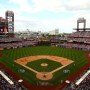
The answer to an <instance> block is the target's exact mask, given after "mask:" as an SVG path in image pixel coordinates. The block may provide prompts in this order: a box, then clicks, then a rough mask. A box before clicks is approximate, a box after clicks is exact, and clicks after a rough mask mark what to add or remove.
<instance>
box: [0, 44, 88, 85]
mask: <svg viewBox="0 0 90 90" xmlns="http://www.w3.org/2000/svg"><path fill="white" fill-rule="evenodd" d="M86 53H87V52H86V51H79V50H74V49H66V48H60V47H51V46H35V47H26V48H17V49H11V50H2V54H3V56H2V57H0V62H1V63H2V64H3V65H5V66H6V67H7V68H8V69H10V70H11V71H13V72H14V73H15V74H17V75H18V76H20V77H21V79H23V80H25V81H27V82H28V83H30V84H32V85H38V84H40V83H42V82H43V83H47V84H49V85H57V84H60V83H62V82H63V81H64V80H66V79H67V78H68V77H70V76H71V75H72V74H73V73H75V72H77V71H78V70H79V69H80V68H81V67H83V66H84V65H86V64H87V62H88V61H87V59H86V58H85V54H86Z"/></svg>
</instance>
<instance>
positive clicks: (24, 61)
mask: <svg viewBox="0 0 90 90" xmlns="http://www.w3.org/2000/svg"><path fill="white" fill-rule="evenodd" d="M39 59H49V60H52V61H56V62H59V63H61V64H62V66H61V67H59V68H56V69H54V70H52V71H51V72H45V71H42V72H38V71H36V70H34V69H32V68H30V67H28V66H26V64H27V63H29V62H32V61H35V60H39ZM15 62H16V63H18V64H20V65H21V66H23V67H25V68H27V69H29V70H31V71H32V72H34V73H36V77H37V78H38V79H40V80H50V79H52V78H53V73H55V72H56V71H58V70H60V69H62V68H64V67H66V66H67V65H69V64H71V63H73V62H74V61H72V60H70V59H67V58H63V57H58V56H49V55H38V56H29V57H24V58H20V59H17V60H15ZM43 65H44V63H43ZM43 65H42V67H43Z"/></svg>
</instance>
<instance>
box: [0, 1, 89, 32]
mask: <svg viewBox="0 0 90 90" xmlns="http://www.w3.org/2000/svg"><path fill="white" fill-rule="evenodd" d="M7 10H12V11H13V12H14V16H15V17H14V20H15V22H14V24H15V25H14V27H15V32H17V31H25V30H27V29H29V30H30V31H43V32H49V31H52V30H55V29H59V32H60V33H63V32H64V33H71V32H74V30H73V28H76V25H77V19H78V18H82V17H84V18H85V19H86V21H87V23H86V26H87V27H89V28H90V0H0V17H4V18H5V11H7ZM80 27H82V24H80Z"/></svg>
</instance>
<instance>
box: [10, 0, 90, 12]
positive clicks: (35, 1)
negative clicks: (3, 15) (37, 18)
mask: <svg viewBox="0 0 90 90" xmlns="http://www.w3.org/2000/svg"><path fill="white" fill-rule="evenodd" d="M9 2H10V3H15V4H17V5H19V9H21V11H26V12H29V13H37V12H40V11H43V10H46V11H51V12H62V11H68V10H72V11H75V10H84V9H90V0H68V1H66V0H9Z"/></svg>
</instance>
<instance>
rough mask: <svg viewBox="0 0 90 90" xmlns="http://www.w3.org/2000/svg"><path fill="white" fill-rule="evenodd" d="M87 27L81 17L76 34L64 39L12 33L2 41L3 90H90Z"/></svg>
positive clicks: (0, 69) (89, 33)
mask: <svg viewBox="0 0 90 90" xmlns="http://www.w3.org/2000/svg"><path fill="white" fill-rule="evenodd" d="M11 13H12V12H11ZM6 15H8V14H6ZM80 23H84V27H83V28H79V24H80ZM85 24H86V19H84V18H79V19H78V20H77V28H76V29H74V30H75V32H73V33H70V34H68V35H66V36H64V37H59V36H57V37H56V36H52V37H48V38H45V37H40V38H36V37H28V38H16V37H14V34H13V33H10V34H7V37H2V38H0V80H1V81H0V88H1V90H81V88H83V86H84V89H82V90H90V80H89V78H90V52H89V50H90V31H89V30H90V28H86V26H85ZM5 35H6V34H5Z"/></svg>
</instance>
